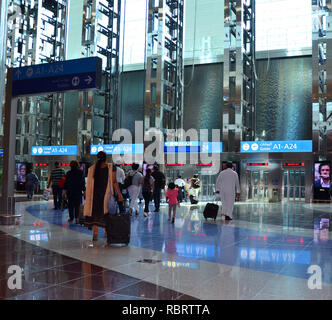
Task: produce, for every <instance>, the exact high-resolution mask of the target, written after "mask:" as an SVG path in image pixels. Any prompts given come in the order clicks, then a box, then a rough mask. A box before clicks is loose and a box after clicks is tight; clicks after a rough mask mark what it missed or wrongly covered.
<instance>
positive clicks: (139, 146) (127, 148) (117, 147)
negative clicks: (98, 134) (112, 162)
mask: <svg viewBox="0 0 332 320" xmlns="http://www.w3.org/2000/svg"><path fill="white" fill-rule="evenodd" d="M99 151H104V152H105V153H106V154H144V144H143V143H136V144H100V145H91V149H90V154H93V155H95V154H97V153H98V152H99Z"/></svg>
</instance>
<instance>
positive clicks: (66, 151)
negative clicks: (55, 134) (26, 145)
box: [31, 146, 77, 156]
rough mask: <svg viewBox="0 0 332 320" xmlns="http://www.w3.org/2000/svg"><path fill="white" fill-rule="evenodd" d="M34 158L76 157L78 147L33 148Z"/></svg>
mask: <svg viewBox="0 0 332 320" xmlns="http://www.w3.org/2000/svg"><path fill="white" fill-rule="evenodd" d="M31 155H32V156H76V155H77V146H33V147H32V148H31Z"/></svg>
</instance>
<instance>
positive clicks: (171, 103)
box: [0, 0, 332, 300]
mask: <svg viewBox="0 0 332 320" xmlns="http://www.w3.org/2000/svg"><path fill="white" fill-rule="evenodd" d="M330 61H331V62H330ZM331 63H332V0H0V65H1V67H0V84H1V85H0V112H1V124H0V300H331V299H332V268H331V266H332V233H331V232H332V221H331V218H332V206H331V195H332V185H330V181H331V164H332V90H331V88H330V87H329V86H330V85H331V86H332V82H331V81H332V80H331V79H332V67H331ZM330 73H331V74H330ZM328 81H330V82H328ZM329 83H330V85H329ZM158 138H159V139H160V140H158ZM157 140H158V141H159V144H158V143H155V142H156V141H157ZM101 151H103V152H104V153H105V154H106V157H107V158H106V161H107V162H108V163H113V164H115V163H116V164H118V166H119V168H122V170H123V171H124V173H125V174H126V175H128V174H129V175H130V173H131V169H132V168H133V166H134V167H135V164H138V165H139V169H138V171H139V172H141V173H142V174H143V175H144V176H145V175H146V174H148V172H149V170H148V169H150V170H151V171H152V172H153V174H154V173H155V171H156V170H157V168H156V165H157V167H158V168H159V170H160V171H161V172H163V173H164V175H165V181H164V184H165V188H161V200H160V208H159V209H158V197H157V198H156V197H155V196H153V197H152V198H153V199H152V200H151V201H150V203H149V206H148V208H147V207H146V206H145V200H144V199H143V192H142V189H143V187H144V186H143V184H142V185H141V186H140V187H138V189H137V190H138V191H137V193H136V194H135V193H134V192H129V194H128V192H127V190H129V189H130V187H131V186H130V185H129V187H128V186H127V187H123V188H122V187H121V190H120V192H122V195H123V197H124V202H123V203H124V211H125V212H124V213H123V212H122V213H120V214H119V213H118V212H111V213H112V215H114V217H115V216H119V219H120V218H121V219H124V216H125V217H126V219H127V218H128V221H129V238H128V241H123V242H122V243H121V241H120V243H115V244H114V243H110V242H109V241H108V240H109V239H108V236H109V234H107V235H106V233H105V230H104V228H99V229H98V233H96V232H94V231H96V230H95V229H94V228H93V230H92V228H91V227H89V226H88V225H87V221H88V218H89V217H86V214H85V213H86V212H88V210H86V208H87V207H88V205H87V203H88V197H86V199H84V197H83V200H82V204H81V205H80V218H79V219H77V221H76V220H75V219H74V220H73V219H70V216H69V209H68V203H65V201H62V202H61V203H59V204H58V206H57V204H56V203H55V202H54V198H56V197H57V196H56V191H55V189H54V188H53V187H52V184H50V176H51V172H52V171H53V169H55V168H56V165H57V166H58V167H59V168H61V169H63V170H64V171H65V172H66V173H67V172H69V171H72V170H71V164H72V161H74V160H76V161H77V164H78V166H79V168H78V169H77V170H81V172H80V174H81V176H82V177H83V178H84V181H85V184H86V188H87V190H86V193H88V192H90V191H91V190H95V191H96V190H97V188H95V186H94V185H93V180H91V179H92V178H91V177H92V174H91V175H89V173H91V172H93V171H92V170H90V169H92V168H94V167H93V165H94V164H95V163H96V162H97V157H99V155H100V154H101V153H100V152H101ZM152 151H153V152H152ZM97 154H98V156H97ZM227 166H228V167H229V168H227ZM230 167H231V168H230ZM224 170H229V172H232V176H234V177H235V176H237V177H238V181H239V190H236V193H238V195H237V196H236V197H235V193H234V194H232V193H230V196H229V197H230V198H232V199H231V201H234V208H233V212H232V219H229V218H228V216H227V215H225V214H224V210H226V209H225V208H226V207H227V206H228V202H229V199H227V200H225V198H224V196H222V195H223V194H224V193H223V192H224V190H226V189H227V188H229V186H228V185H223V188H224V189H222V190H219V189H218V187H217V186H218V183H217V182H218V181H219V180H218V176H219V175H220V174H221V172H223V171H224ZM30 172H34V173H35V174H36V177H37V179H38V183H36V185H35V186H34V188H33V196H32V198H31V197H30V196H29V195H30V193H29V192H31V188H30V189H29V187H28V183H27V181H28V179H30V178H28V173H30ZM53 172H54V171H53ZM109 172H111V171H109ZM235 173H236V174H235ZM114 174H115V173H114ZM196 175H197V176H198V179H199V181H200V185H199V188H197V189H196V188H195V187H194V186H193V178H194V177H195V176H196ZM110 176H111V175H110V174H109V176H108V178H109V180H108V181H106V184H107V186H108V189H106V193H105V194H108V193H107V192H108V191H109V190H111V191H114V190H113V189H112V187H110V185H111V186H113V184H112V183H111V182H110V181H111V180H110ZM179 176H181V179H182V180H183V184H182V185H179V187H178V188H176V189H175V190H178V191H177V192H178V194H179V193H181V197H180V196H178V198H177V200H178V201H179V205H178V207H177V210H176V216H175V217H174V221H172V220H170V219H169V207H171V205H172V204H170V203H167V201H166V200H167V199H168V198H169V199H170V197H168V198H166V193H167V192H169V191H170V190H172V186H170V185H169V184H170V183H172V182H175V180H177V179H178V178H179ZM52 177H53V178H52V179H55V178H54V177H55V176H52ZM68 177H69V175H67V181H68V180H69V178H68ZM96 177H97V176H96ZM95 179H97V178H95ZM234 179H235V178H234ZM106 180H107V179H106ZM129 180H130V179H128V181H129ZM134 180H135V177H134V178H132V180H131V183H132V184H134V182H133V181H134ZM91 181H92V183H91ZM124 183H125V182H124V181H122V186H123V184H124ZM89 186H91V188H89ZM56 188H57V189H58V188H59V189H60V190H61V194H62V189H61V188H63V187H62V186H61V185H58V184H57V185H56ZM93 188H95V189H93ZM105 188H106V187H105ZM155 189H156V187H155ZM29 190H30V191H29ZM89 190H90V191H89ZM107 190H108V191H107ZM219 191H220V192H219ZM233 191H234V192H235V190H233ZM233 191H232V192H233ZM91 192H93V191H91ZM103 192H105V189H104V191H103ZM218 192H219V193H218ZM225 192H226V191H225ZM95 194H96V193H95ZM95 194H94V196H95ZM227 194H228V193H227ZM64 196H65V192H64ZM82 196H83V194H81V195H80V197H82ZM101 199H103V198H101ZM105 199H106V198H105ZM84 202H85V203H84ZM104 202H105V201H104ZM133 202H135V206H134V210H133V212H132V214H129V213H128V212H130V213H131V208H132V204H133ZM208 203H213V204H217V205H218V213H217V216H216V218H215V219H210V218H208V219H206V218H205V215H204V212H206V208H208V207H207V204H208ZM95 206H97V205H95V203H93V207H94V208H95ZM99 207H100V208H102V204H100V206H99ZM135 208H136V209H135ZM96 210H97V209H96ZM100 210H102V209H100ZM83 212H84V215H83ZM110 216H111V214H110ZM120 216H121V217H120ZM229 216H231V213H230V214H229ZM110 220H111V218H110ZM119 221H120V220H119ZM110 224H111V226H112V222H110ZM114 225H115V222H114ZM111 229H112V228H110V230H111ZM120 229H121V228H119V230H120ZM330 238H331V239H330ZM14 273H15V275H20V279H19V280H18V278H15V281H13V277H14Z"/></svg>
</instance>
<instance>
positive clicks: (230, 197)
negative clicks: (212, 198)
mask: <svg viewBox="0 0 332 320" xmlns="http://www.w3.org/2000/svg"><path fill="white" fill-rule="evenodd" d="M216 193H219V194H220V199H221V203H222V211H221V214H223V215H225V220H232V219H233V207H234V201H235V194H236V196H237V197H239V196H240V183H239V177H238V175H237V173H236V172H235V171H233V169H232V163H231V162H227V169H225V170H223V171H221V172H220V174H219V176H218V178H217V183H216Z"/></svg>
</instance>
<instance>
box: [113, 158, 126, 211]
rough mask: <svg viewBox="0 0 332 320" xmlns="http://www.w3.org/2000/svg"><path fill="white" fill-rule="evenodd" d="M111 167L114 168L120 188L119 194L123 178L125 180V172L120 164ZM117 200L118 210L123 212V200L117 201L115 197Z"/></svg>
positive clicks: (121, 189)
mask: <svg viewBox="0 0 332 320" xmlns="http://www.w3.org/2000/svg"><path fill="white" fill-rule="evenodd" d="M113 168H114V169H115V172H116V181H117V182H118V185H119V188H120V191H121V194H122V191H123V184H124V180H125V177H126V175H125V172H124V170H123V169H122V168H121V167H120V165H118V164H116V165H114V166H113ZM116 199H117V197H116ZM117 202H118V206H119V210H120V212H121V213H123V212H125V206H124V201H118V199H117Z"/></svg>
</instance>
